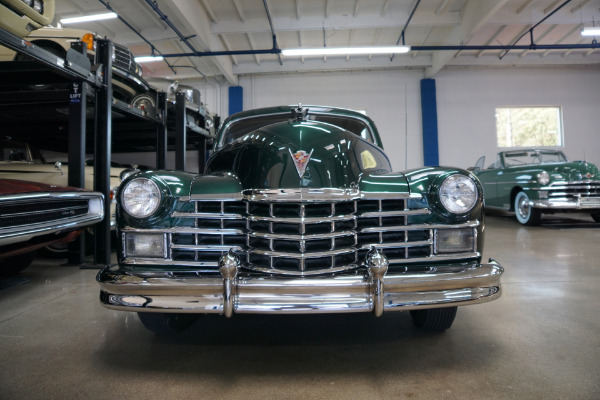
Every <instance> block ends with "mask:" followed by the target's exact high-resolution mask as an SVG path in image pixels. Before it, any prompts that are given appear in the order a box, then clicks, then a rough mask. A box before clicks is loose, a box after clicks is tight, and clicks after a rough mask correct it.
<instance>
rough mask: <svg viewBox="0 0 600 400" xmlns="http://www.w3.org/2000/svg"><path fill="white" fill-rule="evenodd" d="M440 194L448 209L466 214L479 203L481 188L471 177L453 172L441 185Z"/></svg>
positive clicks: (453, 212)
mask: <svg viewBox="0 0 600 400" xmlns="http://www.w3.org/2000/svg"><path fill="white" fill-rule="evenodd" d="M438 196H439V200H440V203H441V204H442V207H444V209H445V210H446V211H448V212H450V213H452V214H466V213H468V212H469V211H471V210H472V209H473V207H475V204H477V201H478V199H479V190H478V189H477V185H476V183H475V181H474V180H473V179H472V178H471V177H469V176H467V175H463V174H452V175H450V176H447V177H446V178H445V179H444V181H443V182H442V184H441V185H440V187H439V189H438Z"/></svg>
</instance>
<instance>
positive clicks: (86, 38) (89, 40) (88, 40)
mask: <svg viewBox="0 0 600 400" xmlns="http://www.w3.org/2000/svg"><path fill="white" fill-rule="evenodd" d="M94 40H95V37H94V34H93V33H86V34H85V35H83V37H82V38H81V41H82V42H83V43H85V45H86V47H87V48H88V50H94V43H95V41H94Z"/></svg>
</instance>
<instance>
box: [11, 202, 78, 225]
mask: <svg viewBox="0 0 600 400" xmlns="http://www.w3.org/2000/svg"><path fill="white" fill-rule="evenodd" d="M87 213H88V200H70V199H60V200H49V199H48V198H39V199H30V200H27V201H17V202H9V201H7V202H4V203H3V204H1V205H0V228H12V227H18V226H25V225H32V224H38V223H44V222H50V221H60V220H66V219H69V218H73V217H76V216H79V215H85V214H87Z"/></svg>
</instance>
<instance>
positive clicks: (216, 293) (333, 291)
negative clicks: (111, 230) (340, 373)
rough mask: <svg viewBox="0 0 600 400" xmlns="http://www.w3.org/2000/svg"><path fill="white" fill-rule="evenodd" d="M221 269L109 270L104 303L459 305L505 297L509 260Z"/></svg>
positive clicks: (204, 309) (181, 309) (200, 309)
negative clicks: (283, 270)
mask: <svg viewBox="0 0 600 400" xmlns="http://www.w3.org/2000/svg"><path fill="white" fill-rule="evenodd" d="M219 265H220V268H219V271H220V273H221V277H217V276H214V275H213V276H206V275H195V274H189V273H187V274H186V273H181V274H180V273H178V272H174V271H173V272H136V271H135V270H132V271H126V272H124V271H120V270H119V269H118V267H112V268H110V267H107V268H105V269H104V270H102V271H101V272H100V273H99V274H98V276H97V280H98V282H99V283H100V286H101V293H100V300H101V302H102V304H103V305H104V306H105V307H107V308H111V309H115V310H126V311H127V310H128V311H146V312H174V313H199V314H209V313H216V314H223V315H225V316H226V317H230V316H231V315H232V314H233V313H234V312H235V313H239V314H241V313H249V314H270V313H279V314H310V313H344V312H373V313H374V314H375V315H376V316H380V315H381V314H382V313H383V311H384V310H385V311H404V310H412V309H422V308H440V307H453V306H459V305H468V304H476V303H484V302H487V301H492V300H495V299H497V298H498V297H500V295H501V292H502V291H501V287H500V277H501V275H502V273H503V272H504V268H502V266H500V265H499V264H498V263H497V262H496V261H494V260H491V259H490V261H489V263H488V264H478V263H476V262H472V263H468V264H464V265H462V266H461V267H459V268H458V269H457V267H455V266H437V267H436V268H431V269H430V271H428V272H422V273H411V272H399V273H396V272H394V273H390V274H388V273H387V272H388V271H387V270H388V260H387V258H386V257H385V256H384V255H383V254H382V253H381V252H380V251H379V250H376V249H372V250H371V251H370V252H369V254H368V255H367V259H366V263H365V265H366V267H367V271H368V273H367V274H364V275H355V276H327V277H315V276H312V277H281V276H264V275H262V276H256V275H246V274H243V273H242V272H241V271H240V267H241V263H240V260H239V258H238V257H237V255H235V254H234V253H233V252H230V253H228V254H226V255H225V256H223V257H222V258H221V260H220V262H219Z"/></svg>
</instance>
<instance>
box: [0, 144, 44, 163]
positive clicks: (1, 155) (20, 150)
mask: <svg viewBox="0 0 600 400" xmlns="http://www.w3.org/2000/svg"><path fill="white" fill-rule="evenodd" d="M0 161H27V162H34V163H43V162H44V159H43V158H42V155H41V154H40V153H39V151H37V150H36V149H34V148H32V147H30V146H29V145H28V144H26V143H20V142H15V141H13V140H10V139H2V140H0Z"/></svg>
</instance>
